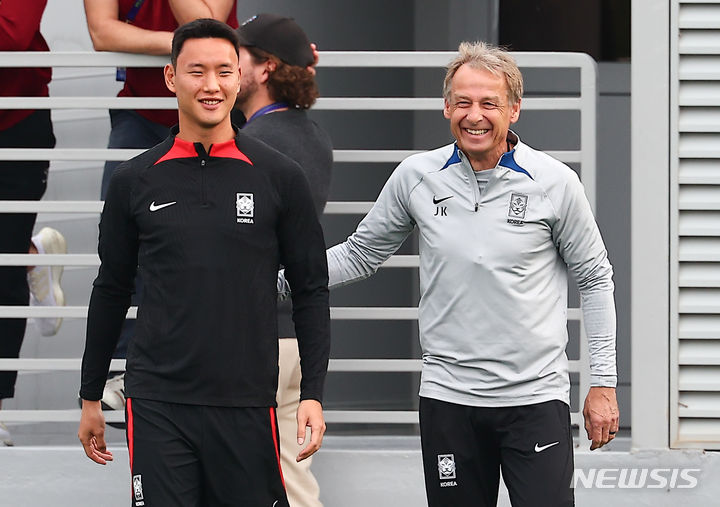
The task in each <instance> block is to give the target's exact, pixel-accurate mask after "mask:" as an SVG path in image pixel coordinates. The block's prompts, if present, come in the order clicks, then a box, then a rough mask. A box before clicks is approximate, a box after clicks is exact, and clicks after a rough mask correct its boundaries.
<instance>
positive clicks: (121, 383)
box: [100, 373, 125, 430]
mask: <svg viewBox="0 0 720 507" xmlns="http://www.w3.org/2000/svg"><path fill="white" fill-rule="evenodd" d="M100 405H101V406H102V409H103V410H125V373H120V374H118V375H115V376H114V377H110V378H109V379H107V381H106V382H105V389H103V397H102V399H101V400H100ZM108 426H112V427H113V428H118V429H121V430H124V429H125V423H124V422H121V423H112V422H109V423H108Z"/></svg>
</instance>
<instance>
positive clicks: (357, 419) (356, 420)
mask: <svg viewBox="0 0 720 507" xmlns="http://www.w3.org/2000/svg"><path fill="white" fill-rule="evenodd" d="M103 415H104V416H105V421H106V422H114V423H121V422H124V421H125V413H124V411H122V410H105V411H103ZM323 415H324V417H325V422H327V423H331V424H418V422H419V419H418V413H417V411H415V410H325V411H324V412H323ZM2 416H3V421H5V422H11V423H15V422H79V421H80V409H79V408H77V409H63V410H3V411H2ZM570 422H571V424H572V425H573V426H579V425H582V424H583V419H582V414H580V413H578V412H572V413H571V414H570Z"/></svg>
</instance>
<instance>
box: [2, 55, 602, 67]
mask: <svg viewBox="0 0 720 507" xmlns="http://www.w3.org/2000/svg"><path fill="white" fill-rule="evenodd" d="M456 55H457V52H455V51H321V52H320V53H319V56H320V57H319V62H318V67H343V68H350V67H429V68H432V67H445V66H446V65H447V64H448V63H449V62H450V60H451V59H452V58H454V57H455V56H456ZM512 56H513V57H514V58H515V61H516V62H517V64H518V66H520V67H545V68H572V67H579V68H581V69H583V68H585V67H588V66H592V65H594V64H593V61H592V59H591V58H590V57H589V56H588V55H586V54H584V53H555V52H523V51H517V52H513V53H512ZM167 63H168V56H153V55H140V54H132V53H116V52H110V51H107V52H93V51H89V52H88V51H5V52H0V68H2V67H55V68H58V67H163V66H165V64H167Z"/></svg>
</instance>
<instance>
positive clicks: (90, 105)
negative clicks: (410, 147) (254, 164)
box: [0, 96, 582, 111]
mask: <svg viewBox="0 0 720 507" xmlns="http://www.w3.org/2000/svg"><path fill="white" fill-rule="evenodd" d="M443 105H444V102H443V99H442V98H438V97H321V98H319V99H317V102H316V103H315V105H314V106H313V109H314V110H316V111H442V109H443ZM581 107H582V99H580V98H579V97H542V98H527V99H523V102H522V108H523V109H524V110H536V111H537V110H539V111H542V110H579V109H581ZM0 109H52V110H60V109H177V99H175V97H114V96H106V97H87V96H85V97H82V96H72V97H0Z"/></svg>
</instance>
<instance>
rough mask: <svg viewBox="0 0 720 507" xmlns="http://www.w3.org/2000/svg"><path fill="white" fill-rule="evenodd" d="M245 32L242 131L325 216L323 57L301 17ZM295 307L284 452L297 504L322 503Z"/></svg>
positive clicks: (281, 314)
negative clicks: (299, 179) (320, 105)
mask: <svg viewBox="0 0 720 507" xmlns="http://www.w3.org/2000/svg"><path fill="white" fill-rule="evenodd" d="M238 36H239V39H240V45H241V47H240V52H239V58H240V69H241V78H240V80H241V81H240V92H239V93H238V98H237V102H236V108H237V111H241V112H242V113H243V114H244V116H245V118H247V121H246V122H245V126H244V128H243V133H244V134H249V135H251V136H253V137H255V138H257V139H260V140H261V141H264V142H265V143H266V144H268V145H270V146H271V147H273V148H275V149H276V150H278V151H280V152H281V153H283V154H285V155H287V156H288V157H290V158H292V159H293V160H295V161H296V162H298V163H299V164H300V166H301V167H302V169H303V171H304V172H305V175H306V176H307V178H308V181H309V182H310V191H311V193H312V197H313V201H314V203H315V209H316V211H317V214H318V216H320V215H321V214H322V212H323V209H324V207H325V203H326V202H327V199H328V193H329V190H330V175H331V171H332V162H333V160H332V144H331V141H330V137H329V136H328V134H327V133H326V132H325V131H324V130H322V129H321V128H320V127H319V126H318V125H317V124H316V123H315V122H314V121H312V120H311V119H310V118H309V117H308V115H307V113H306V110H307V109H309V108H310V107H311V106H312V105H313V104H314V103H315V99H316V98H317V96H318V89H317V85H316V83H315V72H314V69H313V67H312V65H313V64H314V63H315V60H316V55H315V54H314V51H313V48H312V46H311V44H310V41H309V40H308V38H307V36H306V35H305V32H303V30H302V28H300V26H298V24H297V23H295V21H293V20H292V19H290V18H286V17H282V16H276V15H273V14H259V15H257V16H253V17H252V18H250V19H249V20H248V21H246V22H245V23H244V24H242V25H241V26H240V28H239V29H238ZM243 121H245V119H244V118H241V119H240V122H238V124H240V123H242V122H243ZM236 122H237V119H236ZM291 312H292V306H291V305H290V303H289V302H288V303H281V304H280V305H278V336H279V337H280V338H281V339H280V340H279V342H280V361H279V362H280V375H279V379H278V392H277V403H278V412H277V415H278V424H279V431H280V456H281V463H282V470H283V476H284V478H285V487H286V490H287V494H288V499H289V501H290V505H292V506H293V507H318V506H321V505H322V504H321V503H320V499H319V495H320V490H319V487H318V483H317V481H316V480H315V478H314V477H313V475H312V473H311V471H310V459H305V460H302V461H296V460H297V459H299V458H301V457H303V453H302V445H301V444H302V442H303V441H304V439H305V431H306V428H305V427H304V425H301V426H299V425H298V423H297V420H296V418H295V413H296V412H297V408H298V402H299V399H300V382H301V375H300V355H299V354H298V340H297V339H296V338H295V336H296V334H295V326H294V324H293V321H292V318H291ZM296 456H297V458H296Z"/></svg>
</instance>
